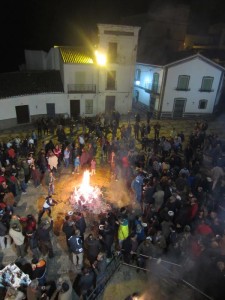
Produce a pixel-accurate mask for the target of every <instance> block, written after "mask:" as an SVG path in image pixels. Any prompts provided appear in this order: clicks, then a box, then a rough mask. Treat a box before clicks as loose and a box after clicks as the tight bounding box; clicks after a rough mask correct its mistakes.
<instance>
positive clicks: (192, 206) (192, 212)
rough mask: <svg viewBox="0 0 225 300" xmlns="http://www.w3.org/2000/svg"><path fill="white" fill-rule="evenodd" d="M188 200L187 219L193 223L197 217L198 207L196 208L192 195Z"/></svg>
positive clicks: (196, 203) (195, 201) (195, 200)
mask: <svg viewBox="0 0 225 300" xmlns="http://www.w3.org/2000/svg"><path fill="white" fill-rule="evenodd" d="M189 199H190V210H189V219H190V221H193V220H194V219H195V218H196V216H197V213H198V210H199V207H198V202H197V199H196V198H195V197H194V196H193V195H191V197H189Z"/></svg>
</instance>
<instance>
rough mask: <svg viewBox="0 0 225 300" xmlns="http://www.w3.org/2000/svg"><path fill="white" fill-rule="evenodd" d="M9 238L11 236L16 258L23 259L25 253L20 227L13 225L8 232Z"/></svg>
mask: <svg viewBox="0 0 225 300" xmlns="http://www.w3.org/2000/svg"><path fill="white" fill-rule="evenodd" d="M9 236H11V238H12V240H13V242H14V244H15V246H16V252H17V256H18V257H24V256H25V251H24V238H25V237H24V235H23V234H22V231H21V229H20V227H19V226H18V225H17V224H13V225H12V227H11V228H10V230H9Z"/></svg>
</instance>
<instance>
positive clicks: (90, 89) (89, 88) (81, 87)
mask: <svg viewBox="0 0 225 300" xmlns="http://www.w3.org/2000/svg"><path fill="white" fill-rule="evenodd" d="M67 87H68V93H71V94H77V93H96V84H68V86H67Z"/></svg>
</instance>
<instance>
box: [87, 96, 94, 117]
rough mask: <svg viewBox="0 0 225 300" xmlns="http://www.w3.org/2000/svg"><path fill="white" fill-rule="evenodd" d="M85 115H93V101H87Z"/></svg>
mask: <svg viewBox="0 0 225 300" xmlns="http://www.w3.org/2000/svg"><path fill="white" fill-rule="evenodd" d="M85 114H87V115H92V114H93V100H92V99H90V100H89V99H86V100H85Z"/></svg>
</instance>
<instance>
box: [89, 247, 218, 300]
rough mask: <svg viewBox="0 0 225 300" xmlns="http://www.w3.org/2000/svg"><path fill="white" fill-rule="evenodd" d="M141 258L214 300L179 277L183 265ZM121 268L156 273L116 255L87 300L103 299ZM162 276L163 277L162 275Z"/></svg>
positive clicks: (205, 297) (209, 299) (166, 275)
mask: <svg viewBox="0 0 225 300" xmlns="http://www.w3.org/2000/svg"><path fill="white" fill-rule="evenodd" d="M122 251H123V250H122ZM133 254H134V255H137V253H135V252H134V253H133ZM139 256H142V257H143V258H145V259H148V260H149V261H152V262H155V263H156V265H159V264H160V265H161V266H163V270H164V272H163V273H164V275H163V276H165V277H169V278H170V279H172V280H175V281H179V282H182V283H183V284H184V285H185V286H187V287H189V288H190V289H192V290H193V292H195V293H197V294H199V295H201V296H202V297H204V299H208V300H213V298H212V297H211V296H209V295H207V294H206V293H204V292H203V291H202V290H201V289H199V288H198V287H196V286H195V285H193V284H192V283H190V282H188V281H187V280H185V279H183V278H182V276H180V275H179V274H180V272H182V270H183V266H182V265H180V264H177V263H174V262H172V261H169V260H164V259H161V258H154V257H151V256H146V255H143V254H139ZM121 266H127V267H129V268H135V269H137V270H142V271H145V272H146V273H149V272H151V273H152V272H153V273H154V271H153V270H152V268H151V270H150V269H149V268H145V267H144V268H143V267H139V266H137V265H134V264H128V263H125V262H124V261H123V260H122V254H119V255H115V256H114V257H113V259H112V260H111V262H110V263H109V264H108V265H107V268H106V272H105V277H104V281H103V282H101V283H100V284H99V285H97V286H96V287H95V289H94V290H93V291H92V293H91V294H90V295H89V296H88V297H87V298H86V299H87V300H98V299H99V300H100V299H102V298H101V297H102V294H103V293H104V290H105V287H106V285H107V284H108V283H109V281H110V279H111V278H112V276H113V275H114V274H115V272H116V271H117V270H118V269H119V268H120V267H121ZM170 267H172V268H173V270H171V269H170ZM174 267H175V268H176V270H177V271H176V272H175V270H174ZM153 275H154V274H153ZM160 276H162V274H161V275H160Z"/></svg>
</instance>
